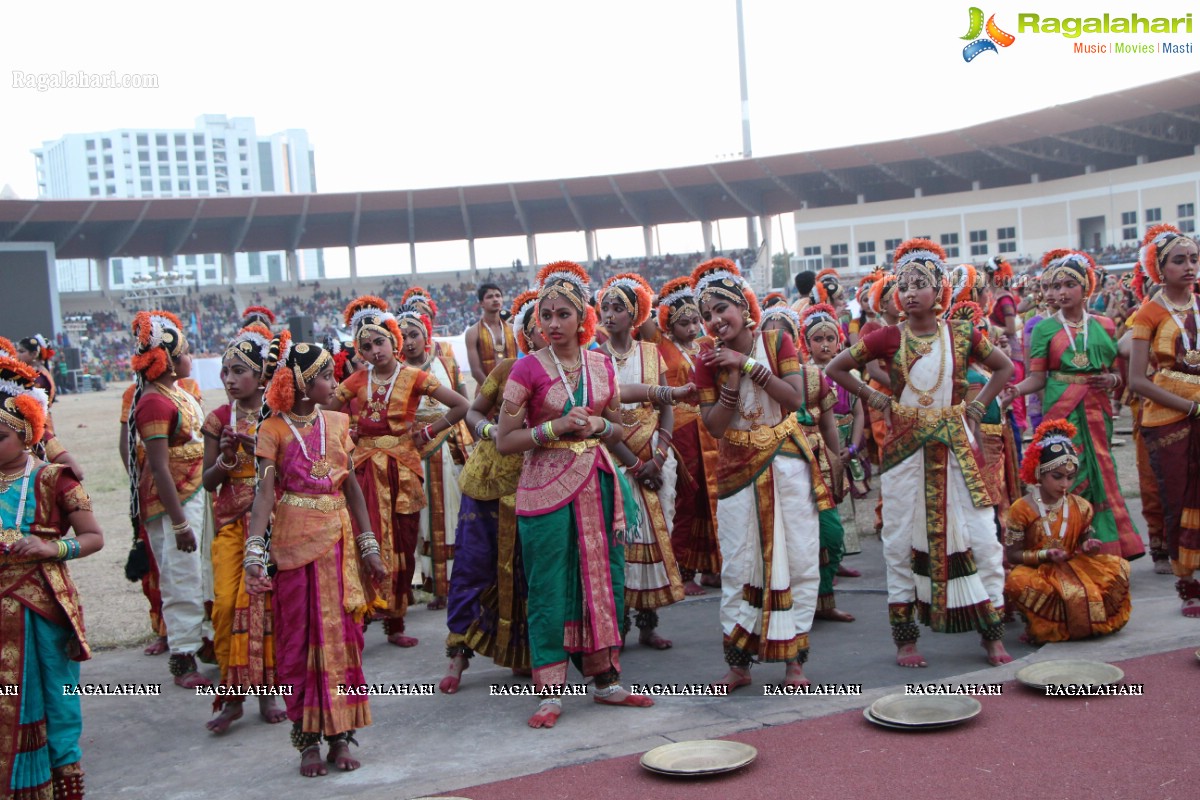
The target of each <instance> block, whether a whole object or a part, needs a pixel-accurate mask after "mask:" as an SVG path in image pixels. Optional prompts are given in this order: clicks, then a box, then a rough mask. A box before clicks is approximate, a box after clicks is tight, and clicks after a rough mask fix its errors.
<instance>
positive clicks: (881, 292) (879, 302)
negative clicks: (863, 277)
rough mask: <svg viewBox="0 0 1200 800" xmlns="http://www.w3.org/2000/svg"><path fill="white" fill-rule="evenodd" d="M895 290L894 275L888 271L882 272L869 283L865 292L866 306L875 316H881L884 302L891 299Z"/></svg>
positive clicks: (884, 306)
mask: <svg viewBox="0 0 1200 800" xmlns="http://www.w3.org/2000/svg"><path fill="white" fill-rule="evenodd" d="M895 290H896V276H895V275H893V274H892V273H890V272H885V273H883V274H882V275H880V276H879V277H878V278H877V279H876V280H875V282H874V283H872V284H871V288H870V290H869V291H868V292H867V308H869V309H871V313H872V314H874V315H875V316H877V317H882V316H883V310H884V308H886V305H885V304H886V303H888V302H890V301H891V299H892V293H893V292H894V291H895Z"/></svg>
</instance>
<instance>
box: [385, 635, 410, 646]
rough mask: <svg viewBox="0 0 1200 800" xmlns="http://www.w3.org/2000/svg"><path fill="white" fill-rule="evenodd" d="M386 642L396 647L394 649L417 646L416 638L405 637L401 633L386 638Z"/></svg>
mask: <svg viewBox="0 0 1200 800" xmlns="http://www.w3.org/2000/svg"><path fill="white" fill-rule="evenodd" d="M388 641H389V642H391V643H392V644H394V645H396V647H416V646H417V638H416V637H415V636H405V635H404V634H403V633H393V634H392V635H391V636H389V637H388Z"/></svg>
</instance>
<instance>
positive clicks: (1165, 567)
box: [1154, 558, 1173, 575]
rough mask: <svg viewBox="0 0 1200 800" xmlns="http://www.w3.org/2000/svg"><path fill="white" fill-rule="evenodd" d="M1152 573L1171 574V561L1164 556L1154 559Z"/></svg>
mask: <svg viewBox="0 0 1200 800" xmlns="http://www.w3.org/2000/svg"><path fill="white" fill-rule="evenodd" d="M1154 574H1155V575H1171V574H1173V572H1172V570H1171V562H1170V561H1168V560H1167V559H1165V558H1163V559H1159V560H1158V561H1155V562H1154Z"/></svg>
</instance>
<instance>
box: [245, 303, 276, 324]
mask: <svg viewBox="0 0 1200 800" xmlns="http://www.w3.org/2000/svg"><path fill="white" fill-rule="evenodd" d="M256 322H257V323H258V324H259V325H262V326H263V327H264V328H266V329H267V330H271V326H272V325H274V324H275V312H274V311H272V310H271V309H269V308H267V307H266V306H247V307H246V310H245V311H243V312H242V326H243V327H249V326H250V325H253V324H254V323H256Z"/></svg>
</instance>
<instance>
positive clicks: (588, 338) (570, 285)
mask: <svg viewBox="0 0 1200 800" xmlns="http://www.w3.org/2000/svg"><path fill="white" fill-rule="evenodd" d="M537 282H538V305H539V306H540V305H541V304H542V301H544V300H551V299H554V298H558V297H561V298H562V299H564V300H566V301H567V302H568V303H570V304H571V305H572V306H574V307H575V310H576V311H578V312H579V334H578V336H579V345H580V346H581V347H587V346H588V345H589V344H591V343H592V339H594V338H595V336H596V309H594V308H592V306H591V304H590V303H589V302H588V299H589V298H590V296H591V283H592V279H591V277H590V276H589V275H588V274H587V270H585V269H584V268H583V267H581V266H579V265H578V264H576V263H575V262H574V261H555V262H554V263H552V264H547V265H546V266H544V267H542V268H541V270H540V271H539V272H538V274H537ZM538 327H539V328H540V327H541V319H540V317H539V319H538ZM543 332H544V331H543Z"/></svg>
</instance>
